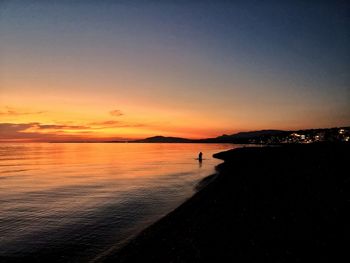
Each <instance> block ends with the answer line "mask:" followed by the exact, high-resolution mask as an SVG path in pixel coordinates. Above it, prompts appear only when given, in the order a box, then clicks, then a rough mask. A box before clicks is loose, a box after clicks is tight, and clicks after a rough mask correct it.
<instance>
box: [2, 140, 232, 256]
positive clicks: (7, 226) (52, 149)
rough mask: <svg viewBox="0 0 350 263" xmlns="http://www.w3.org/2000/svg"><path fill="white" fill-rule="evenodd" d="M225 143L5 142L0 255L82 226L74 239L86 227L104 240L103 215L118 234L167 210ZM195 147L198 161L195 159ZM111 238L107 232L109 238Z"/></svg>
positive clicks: (184, 195)
mask: <svg viewBox="0 0 350 263" xmlns="http://www.w3.org/2000/svg"><path fill="white" fill-rule="evenodd" d="M230 148H233V146H232V145H223V144H222V145H217V144H132V143H118V144H115V143H80V144H79V143H26V144H3V145H1V146H0V236H2V237H3V238H0V247H2V248H3V252H0V256H1V253H5V254H6V253H19V252H18V248H21V251H22V250H23V251H25V250H26V249H28V250H30V249H32V250H33V249H36V247H38V246H39V245H38V244H37V245H36V247H35V248H33V247H31V246H30V244H29V243H30V242H31V239H32V236H35V238H36V239H38V240H41V241H40V242H39V243H40V244H41V245H42V246H46V243H50V242H51V243H52V242H63V243H64V242H65V239H66V238H67V236H65V235H61V236H55V235H54V234H53V233H56V232H57V229H61V230H62V233H64V231H66V230H67V229H68V228H71V227H72V226H74V227H77V226H80V225H83V226H84V227H85V229H86V230H84V229H82V230H79V231H80V232H79V234H77V240H81V238H82V237H83V236H84V235H85V234H86V233H85V232H84V231H89V233H91V231H95V232H94V233H96V235H98V236H101V240H104V242H107V241H108V240H109V239H108V238H107V237H106V236H104V233H103V231H105V230H102V229H103V228H102V227H101V228H100V229H99V226H100V225H101V226H102V225H106V224H107V223H106V222H105V218H108V226H109V231H110V229H114V231H116V232H118V231H119V230H120V229H121V228H123V229H126V228H128V227H131V226H133V224H138V222H140V221H142V220H146V219H147V218H156V217H159V216H161V215H162V214H164V213H167V212H169V211H170V210H171V209H174V208H175V207H176V206H177V205H179V204H180V203H181V202H183V201H184V200H185V199H186V198H188V197H189V196H190V195H191V194H192V193H193V189H194V186H195V185H196V183H197V182H198V181H199V180H200V179H201V178H203V177H205V176H207V175H210V174H211V173H213V171H214V166H215V165H216V164H218V163H219V162H220V161H219V160H216V159H213V158H212V157H211V156H212V154H213V153H215V152H219V151H222V150H227V149H230ZM200 151H202V152H203V153H204V156H203V158H204V160H203V163H201V164H200V163H198V161H197V160H195V158H196V157H197V155H198V152H200ZM102 211H103V212H102ZM111 211H112V212H111ZM89 227H90V228H91V229H90V230H88V229H89ZM119 228H120V229H119ZM55 231H56V232H55ZM118 233H119V232H118ZM108 234H109V235H110V233H108ZM79 235H80V236H79ZM106 235H107V232H106ZM48 236H49V237H50V238H49V239H48ZM121 236H122V235H121ZM119 238H121V237H119ZM115 241H116V237H113V238H112V237H110V242H115ZM77 242H78V241H77ZM79 242H82V241H79ZM89 242H90V241H89ZM87 243H88V242H87ZM21 253H22V252H21Z"/></svg>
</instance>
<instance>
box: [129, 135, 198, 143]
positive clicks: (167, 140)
mask: <svg viewBox="0 0 350 263" xmlns="http://www.w3.org/2000/svg"><path fill="white" fill-rule="evenodd" d="M193 141H194V140H190V139H185V138H179V137H164V136H154V137H149V138H146V139H142V140H135V141H131V142H137V143H188V142H193Z"/></svg>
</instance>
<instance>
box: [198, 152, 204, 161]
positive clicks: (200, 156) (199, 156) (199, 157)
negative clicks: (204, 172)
mask: <svg viewBox="0 0 350 263" xmlns="http://www.w3.org/2000/svg"><path fill="white" fill-rule="evenodd" d="M202 156H203V153H202V152H200V153H199V154H198V161H200V162H201V161H202V160H203V158H202Z"/></svg>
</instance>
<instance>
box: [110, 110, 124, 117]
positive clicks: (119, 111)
mask: <svg viewBox="0 0 350 263" xmlns="http://www.w3.org/2000/svg"><path fill="white" fill-rule="evenodd" d="M109 114H111V115H112V116H114V117H119V116H123V115H124V113H123V112H122V111H121V110H112V111H110V112H109Z"/></svg>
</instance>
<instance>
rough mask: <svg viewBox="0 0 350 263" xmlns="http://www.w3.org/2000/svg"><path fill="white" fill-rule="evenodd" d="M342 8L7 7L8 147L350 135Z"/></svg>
mask: <svg viewBox="0 0 350 263" xmlns="http://www.w3.org/2000/svg"><path fill="white" fill-rule="evenodd" d="M349 14H350V4H349V2H348V1H153V0H150V1H107V0H101V1H80V0H78V1H66V0H61V1H55V0H51V1H50V0H48V1H30V0H26V1H24V0H23V1H18V0H0V141H60V140H61V141H62V140H125V139H136V138H144V137H150V136H155V135H164V136H177V137H187V138H207V137H215V136H219V135H221V134H232V133H236V132H240V131H250V130H260V129H283V130H295V129H307V128H326V127H337V126H338V127H340V126H349V125H350V106H349V105H350V87H349V84H350V75H349V68H350V16H349Z"/></svg>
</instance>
